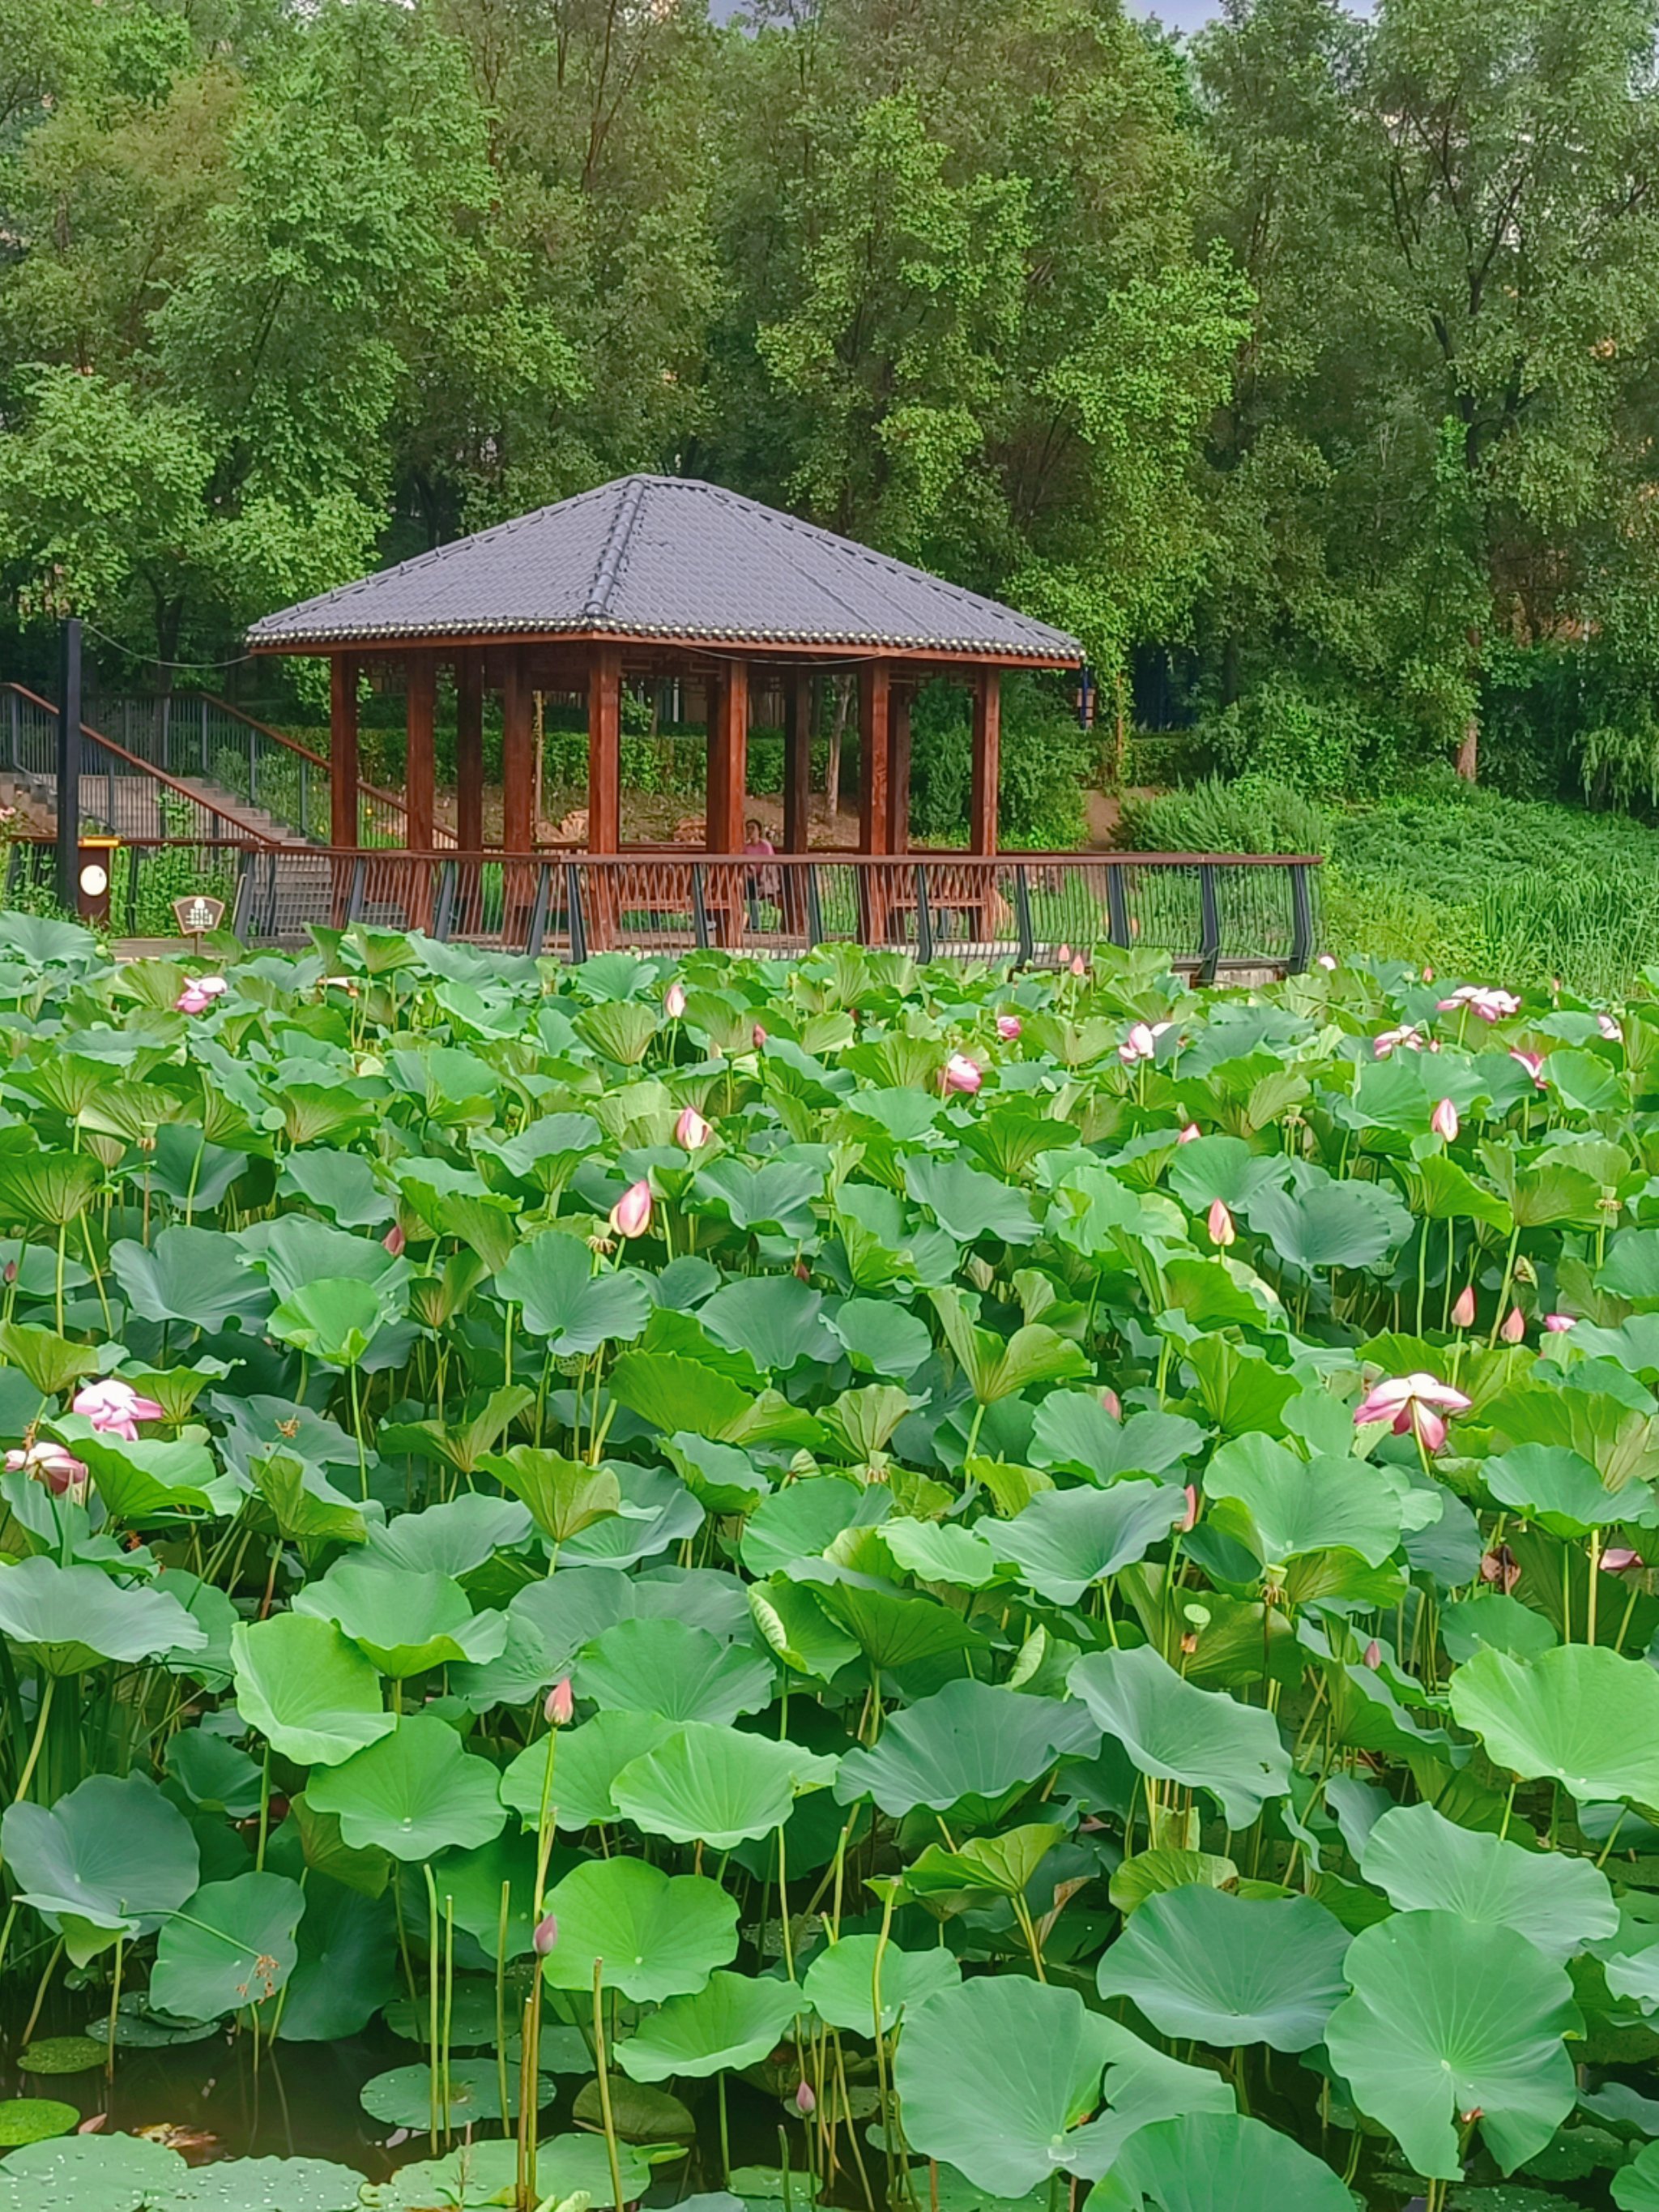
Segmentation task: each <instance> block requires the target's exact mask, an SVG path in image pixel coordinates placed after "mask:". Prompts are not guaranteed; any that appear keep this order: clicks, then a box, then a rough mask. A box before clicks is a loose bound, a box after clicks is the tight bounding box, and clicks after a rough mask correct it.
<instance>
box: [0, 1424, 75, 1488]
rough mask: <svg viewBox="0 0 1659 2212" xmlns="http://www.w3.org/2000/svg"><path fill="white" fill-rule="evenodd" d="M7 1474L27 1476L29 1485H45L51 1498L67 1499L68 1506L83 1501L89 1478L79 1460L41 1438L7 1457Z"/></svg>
mask: <svg viewBox="0 0 1659 2212" xmlns="http://www.w3.org/2000/svg"><path fill="white" fill-rule="evenodd" d="M6 1473H7V1474H26V1475H27V1476H28V1478H29V1480H30V1481H31V1482H40V1483H44V1484H45V1485H46V1488H47V1489H48V1490H49V1491H50V1492H52V1496H53V1497H54V1498H68V1500H69V1501H70V1504H71V1505H79V1504H82V1501H83V1500H84V1499H85V1497H86V1494H87V1483H88V1471H87V1466H86V1462H85V1461H84V1460H78V1459H76V1456H75V1455H74V1454H73V1453H72V1452H70V1451H66V1450H65V1449H64V1446H63V1445H62V1444H55V1443H48V1442H47V1440H46V1438H45V1437H41V1438H40V1440H39V1441H38V1442H37V1443H32V1444H30V1445H29V1446H28V1447H27V1449H25V1450H22V1451H9V1452H8V1453H7V1454H6Z"/></svg>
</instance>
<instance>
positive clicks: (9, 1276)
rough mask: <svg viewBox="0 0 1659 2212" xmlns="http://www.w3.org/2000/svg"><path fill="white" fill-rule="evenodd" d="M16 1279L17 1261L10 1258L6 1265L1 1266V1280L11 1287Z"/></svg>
mask: <svg viewBox="0 0 1659 2212" xmlns="http://www.w3.org/2000/svg"><path fill="white" fill-rule="evenodd" d="M16 1280H17V1262H16V1261H15V1260H8V1261H7V1262H6V1264H5V1266H4V1267H0V1281H3V1282H4V1283H5V1285H6V1286H7V1288H8V1289H9V1288H10V1286H11V1285H12V1284H14V1283H15V1281H16Z"/></svg>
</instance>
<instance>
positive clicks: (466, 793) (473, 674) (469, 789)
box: [455, 650, 483, 853]
mask: <svg viewBox="0 0 1659 2212" xmlns="http://www.w3.org/2000/svg"><path fill="white" fill-rule="evenodd" d="M455 842H456V843H457V845H459V848H460V849H461V851H462V852H464V853H481V852H482V851H483V657H482V655H480V654H479V653H474V652H471V651H470V650H464V651H462V652H460V653H457V654H456V656H455Z"/></svg>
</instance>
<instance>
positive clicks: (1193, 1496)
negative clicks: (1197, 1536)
mask: <svg viewBox="0 0 1659 2212" xmlns="http://www.w3.org/2000/svg"><path fill="white" fill-rule="evenodd" d="M1182 1496H1183V1497H1184V1498H1186V1500H1187V1510H1186V1511H1185V1512H1184V1513H1183V1514H1182V1516H1181V1518H1180V1520H1179V1521H1177V1522H1176V1528H1179V1529H1180V1531H1181V1533H1182V1535H1183V1536H1184V1535H1185V1534H1187V1531H1188V1529H1189V1528H1196V1527H1197V1526H1198V1486H1197V1484H1196V1483H1192V1482H1189V1483H1188V1485H1187V1487H1186V1489H1185V1490H1184V1491H1183V1492H1182Z"/></svg>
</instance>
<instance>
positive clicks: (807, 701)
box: [783, 668, 812, 853]
mask: <svg viewBox="0 0 1659 2212" xmlns="http://www.w3.org/2000/svg"><path fill="white" fill-rule="evenodd" d="M811 787H812V676H811V670H810V669H805V668H796V669H792V670H791V671H790V672H789V674H788V675H787V676H786V677H785V678H784V683H783V850H784V851H785V852H786V853H804V852H805V850H806V848H807V842H808V832H807V808H808V799H809V796H810V793H811Z"/></svg>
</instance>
